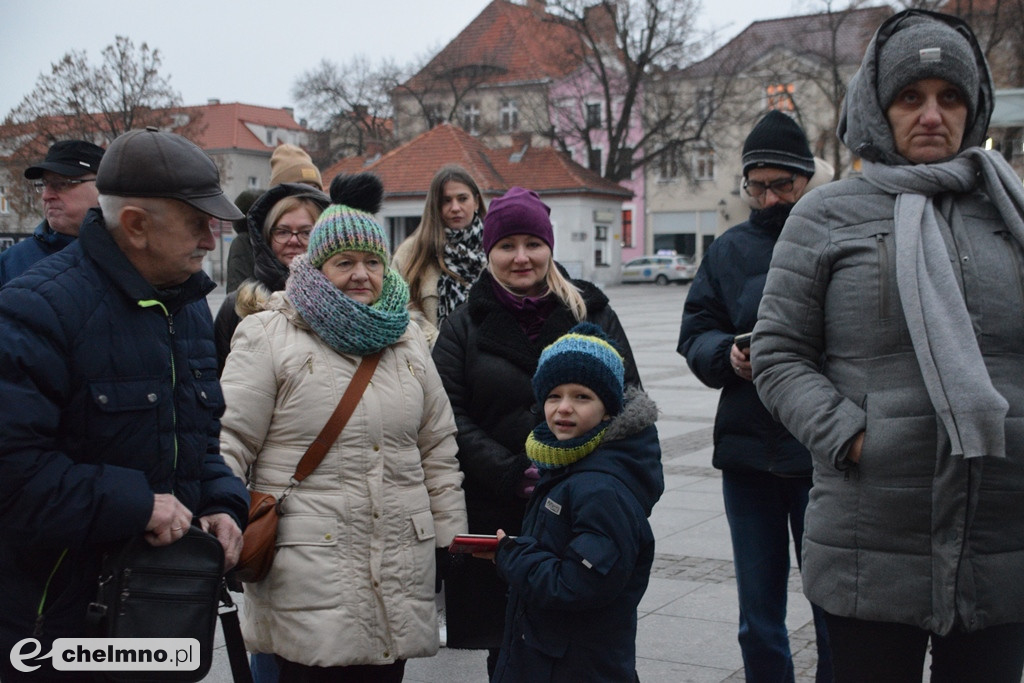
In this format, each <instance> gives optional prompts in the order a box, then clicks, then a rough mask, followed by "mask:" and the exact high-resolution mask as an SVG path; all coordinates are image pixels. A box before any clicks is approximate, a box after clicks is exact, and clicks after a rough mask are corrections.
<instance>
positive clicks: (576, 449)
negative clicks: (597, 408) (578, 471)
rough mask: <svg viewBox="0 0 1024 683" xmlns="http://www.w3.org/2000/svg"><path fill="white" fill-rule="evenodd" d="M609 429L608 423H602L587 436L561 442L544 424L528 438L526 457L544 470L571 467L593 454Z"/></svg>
mask: <svg viewBox="0 0 1024 683" xmlns="http://www.w3.org/2000/svg"><path fill="white" fill-rule="evenodd" d="M607 429H608V422H607V421H602V422H599V423H597V426H596V427H594V428H593V429H591V430H590V431H589V432H587V433H586V434H582V435H580V436H577V437H576V438H574V439H567V440H566V441H559V440H558V439H557V438H556V437H555V435H554V434H552V433H551V429H549V428H548V423H547V422H542V423H540V424H539V425H537V427H536V429H534V430H533V431H532V432H530V436H528V437H527V438H526V457H527V458H529V459H530V462H532V463H533V464H535V465H536V466H537V467H538V468H539V469H542V470H552V469H555V468H556V467H565V466H567V465H571V464H573V463H574V462H579V461H580V460H582V459H583V458H585V457H587V456H588V455H590V454H591V453H593V452H594V450H595V449H597V447H598V446H599V445H601V439H603V438H604V433H605V430H607Z"/></svg>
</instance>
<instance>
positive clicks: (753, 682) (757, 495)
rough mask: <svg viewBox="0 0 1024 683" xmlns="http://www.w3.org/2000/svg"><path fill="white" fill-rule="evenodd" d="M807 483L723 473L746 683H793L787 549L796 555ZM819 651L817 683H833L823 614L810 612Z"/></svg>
mask: <svg viewBox="0 0 1024 683" xmlns="http://www.w3.org/2000/svg"><path fill="white" fill-rule="evenodd" d="M810 489H811V478H810V477H809V476H808V477H780V476H776V475H774V474H772V473H770V472H737V471H729V470H723V471H722V494H723V496H724V498H725V515H726V517H727V518H728V520H729V533H730V535H731V536H732V550H733V563H734V565H735V568H736V589H737V591H738V593H739V603H740V627H739V643H740V650H741V651H742V654H743V668H744V671H745V673H746V679H747V681H748V682H750V683H758V682H761V681H766V682H771V683H792V681H793V680H794V672H793V656H792V653H791V652H790V649H789V632H788V631H787V629H786V598H787V594H788V585H789V568H790V563H789V543H790V534H791V533H792V539H793V545H794V547H795V548H796V555H797V558H798V563H799V557H800V544H801V543H802V541H803V535H804V510H806V508H807V492H808V491H810ZM811 610H812V613H813V615H814V630H815V635H816V640H817V645H818V669H817V672H816V677H815V680H816V681H817V683H831V681H832V657H831V653H830V651H829V646H828V631H827V629H826V627H825V621H824V617H823V612H822V611H821V610H820V609H819V608H818V607H816V606H814V605H812V606H811Z"/></svg>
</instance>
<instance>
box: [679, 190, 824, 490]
mask: <svg viewBox="0 0 1024 683" xmlns="http://www.w3.org/2000/svg"><path fill="white" fill-rule="evenodd" d="M787 213H788V212H787ZM784 222H785V215H782V214H781V213H780V212H779V211H773V210H771V209H769V210H767V211H754V212H752V213H751V215H750V220H747V221H746V222H743V223H740V224H739V225H736V226H734V227H732V228H730V229H729V230H727V231H725V233H723V234H722V235H721V236H720V237H718V238H717V239H715V241H714V242H712V243H711V247H710V248H709V249H708V251H707V253H706V254H705V255H704V259H703V261H701V264H700V269H699V270H698V271H697V276H696V277H695V278H694V279H693V282H692V283H691V284H690V291H689V293H688V294H687V296H686V304H685V306H684V308H683V322H682V326H681V328H680V330H679V345H678V347H677V349H676V350H677V351H678V352H679V353H680V354H681V355H682V356H684V357H685V358H686V363H687V365H689V366H690V370H692V371H693V374H694V375H696V376H697V379H699V380H700V381H701V382H703V383H704V384H706V385H708V386H709V387H712V388H716V389H717V388H721V389H722V393H721V396H720V397H719V399H718V412H717V413H716V414H715V438H714V440H715V451H714V456H713V458H712V464H713V465H714V466H715V467H717V468H719V469H728V470H746V471H761V472H774V473H776V474H782V475H806V476H810V474H811V455H810V453H808V452H807V449H806V448H804V447H803V446H802V445H800V443H799V442H798V441H797V440H796V439H795V438H794V437H793V435H792V434H790V433H789V432H788V431H787V430H786V428H785V427H783V426H782V425H781V424H779V423H778V422H776V421H775V419H773V418H772V416H771V414H770V413H769V412H768V410H767V409H766V408H765V407H764V404H763V403H761V399H760V398H759V397H758V395H757V390H756V389H755V388H754V383H753V382H750V381H748V380H745V379H742V378H741V377H739V376H737V375H736V373H735V372H734V371H733V369H732V364H731V363H730V361H729V351H730V349H731V348H732V343H733V337H735V336H736V335H737V334H742V333H744V332H750V331H751V330H753V329H754V323H755V322H757V308H758V306H759V305H760V303H761V294H762V292H763V291H764V283H765V279H766V277H767V275H768V265H769V263H770V262H771V258H772V250H773V249H774V248H775V242H776V240H777V239H778V238H779V233H780V232H781V230H782V225H783V223H784Z"/></svg>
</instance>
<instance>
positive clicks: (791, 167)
mask: <svg viewBox="0 0 1024 683" xmlns="http://www.w3.org/2000/svg"><path fill="white" fill-rule="evenodd" d="M766 167H767V168H781V169H785V170H788V171H793V172H794V173H799V174H801V175H805V176H807V177H808V178H810V177H811V176H813V175H814V155H813V154H811V147H810V145H808V144H807V135H806V134H805V133H804V131H803V129H802V128H801V127H800V126H798V125H797V123H796V121H794V120H793V119H791V118H790V117H788V116H786V115H785V114H783V113H782V112H780V111H776V110H774V109H773V110H772V111H770V112H768V114H767V115H765V117H764V118H763V119H761V120H760V121H758V122H757V125H756V126H754V130H752V131H750V135H748V136H747V140H746V142H744V143H743V177H744V178H746V177H747V173H749V172H750V169H752V168H766Z"/></svg>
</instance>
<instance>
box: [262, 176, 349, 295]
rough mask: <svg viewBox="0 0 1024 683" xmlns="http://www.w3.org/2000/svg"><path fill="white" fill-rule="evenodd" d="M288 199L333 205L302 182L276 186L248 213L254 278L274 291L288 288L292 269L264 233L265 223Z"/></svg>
mask: <svg viewBox="0 0 1024 683" xmlns="http://www.w3.org/2000/svg"><path fill="white" fill-rule="evenodd" d="M285 197H302V198H304V199H310V200H312V201H313V202H314V203H316V204H317V205H318V206H319V207H320V210H321V211H322V210H324V209H325V208H327V206H328V205H329V204H330V203H331V200H330V198H329V197H328V196H327V195H326V194H324V193H323V192H321V191H320V190H317V189H316V188H314V187H310V186H309V185H305V184H302V183H281V184H280V185H276V186H274V187H272V188H270V189H269V190H267V191H266V192H264V193H263V194H262V195H260V196H259V198H258V199H257V200H256V201H255V202H253V204H252V206H251V207H249V212H248V213H247V214H246V221H247V222H248V225H249V243H250V245H251V246H252V255H253V275H254V276H255V278H256V279H257V280H259V281H260V282H262V283H263V284H264V285H266V286H267V288H268V289H270V291H272V292H276V291H278V290H281V289H284V283H285V281H286V280H287V279H288V266H286V265H284V264H283V263H281V262H280V261H278V260H277V256H275V255H274V249H273V248H272V247H271V246H270V243H269V242H267V238H266V236H265V235H264V234H263V222H264V221H266V219H267V214H269V213H270V210H271V209H273V208H274V205H275V204H277V203H278V202H279V201H281V200H282V199H284V198H285Z"/></svg>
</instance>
